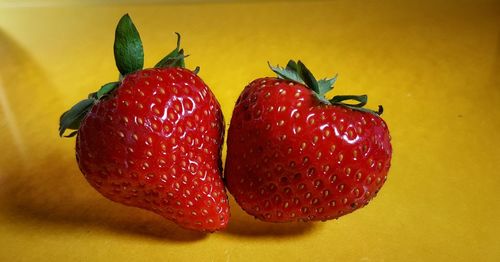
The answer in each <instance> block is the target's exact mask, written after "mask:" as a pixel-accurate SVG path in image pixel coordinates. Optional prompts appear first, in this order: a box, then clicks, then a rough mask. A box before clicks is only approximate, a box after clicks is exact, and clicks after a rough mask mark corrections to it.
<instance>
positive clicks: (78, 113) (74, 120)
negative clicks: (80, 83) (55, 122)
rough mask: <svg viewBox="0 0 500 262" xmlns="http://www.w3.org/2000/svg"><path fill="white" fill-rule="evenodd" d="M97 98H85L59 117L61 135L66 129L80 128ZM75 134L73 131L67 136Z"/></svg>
mask: <svg viewBox="0 0 500 262" xmlns="http://www.w3.org/2000/svg"><path fill="white" fill-rule="evenodd" d="M95 101H96V100H95V99H92V98H91V99H84V100H82V101H80V102H78V103H76V105H74V106H73V107H71V109H70V110H68V111H66V112H64V113H63V114H62V115H61V117H60V118H59V136H63V134H64V132H65V131H66V129H70V130H78V128H80V123H81V121H82V120H83V118H84V117H85V116H86V115H87V113H88V112H89V111H90V109H91V108H92V106H93V105H94V103H95ZM73 135H75V134H73V133H71V134H70V135H68V136H67V137H70V136H73Z"/></svg>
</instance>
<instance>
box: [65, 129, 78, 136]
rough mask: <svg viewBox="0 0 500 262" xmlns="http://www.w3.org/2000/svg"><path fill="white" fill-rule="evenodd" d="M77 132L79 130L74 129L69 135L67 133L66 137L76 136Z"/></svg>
mask: <svg viewBox="0 0 500 262" xmlns="http://www.w3.org/2000/svg"><path fill="white" fill-rule="evenodd" d="M76 134H78V130H77V131H73V132H71V133H69V135H65V136H64V137H74V136H76Z"/></svg>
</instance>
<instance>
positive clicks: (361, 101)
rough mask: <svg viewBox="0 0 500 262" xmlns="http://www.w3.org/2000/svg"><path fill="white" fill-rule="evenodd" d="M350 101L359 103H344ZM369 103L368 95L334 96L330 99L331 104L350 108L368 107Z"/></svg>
mask: <svg viewBox="0 0 500 262" xmlns="http://www.w3.org/2000/svg"><path fill="white" fill-rule="evenodd" d="M348 100H354V101H357V102H358V103H357V104H348V103H344V101H348ZM367 102H368V96H367V95H360V96H354V95H349V96H334V97H333V98H332V99H330V103H332V104H341V105H348V106H352V107H363V106H364V105H366V103H367Z"/></svg>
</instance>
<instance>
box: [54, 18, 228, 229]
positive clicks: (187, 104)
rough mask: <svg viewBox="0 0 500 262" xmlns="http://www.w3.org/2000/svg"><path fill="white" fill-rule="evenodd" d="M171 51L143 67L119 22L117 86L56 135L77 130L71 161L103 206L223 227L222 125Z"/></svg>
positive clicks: (193, 75) (125, 23)
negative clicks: (115, 205) (107, 203)
mask: <svg viewBox="0 0 500 262" xmlns="http://www.w3.org/2000/svg"><path fill="white" fill-rule="evenodd" d="M179 43H180V35H178V41H177V47H176V49H174V50H173V51H172V52H171V53H170V54H169V55H167V56H166V57H165V58H164V59H162V60H161V61H160V62H159V63H158V64H157V65H156V66H155V67H154V68H150V69H142V68H143V50H142V44H141V40H140V37H139V33H138V32H137V30H136V28H135V26H134V25H133V23H132V21H131V19H130V17H129V16H128V15H125V16H123V17H122V18H121V20H120V22H119V23H118V26H117V29H116V35H115V45H114V51H115V60H116V64H117V67H118V69H119V71H120V79H121V80H120V81H118V82H112V83H108V84H106V85H104V86H102V87H101V89H100V90H99V91H97V92H96V93H92V94H90V95H89V98H88V99H85V100H82V101H81V102H79V103H78V104H76V105H75V106H74V107H72V108H71V109H70V110H69V111H67V112H65V113H64V114H63V115H62V116H61V120H60V128H59V131H60V135H63V134H64V132H65V130H67V129H73V130H76V131H74V132H73V133H71V134H70V135H69V136H73V135H77V138H76V158H77V162H78V165H79V167H80V170H81V171H82V173H83V174H84V176H85V178H86V179H87V181H88V182H89V183H90V185H92V186H93V187H94V188H95V189H96V190H97V191H98V192H99V193H101V194H102V195H103V196H105V197H107V198H108V199H110V200H112V201H115V202H118V203H122V204H125V205H129V206H134V207H139V208H143V209H146V210H150V211H153V212H155V213H158V214H159V215H161V216H163V217H165V218H167V219H170V220H172V221H174V222H175V223H177V224H179V225H180V226H182V227H184V228H188V229H193V230H198V231H208V232H213V231H216V230H220V229H223V228H225V227H226V225H227V223H228V218H229V205H228V200H227V195H226V193H225V189H224V184H223V181H222V176H221V172H222V164H221V147H222V143H223V140H224V139H223V137H224V121H223V116H222V111H221V109H220V105H219V103H218V102H217V99H216V98H215V96H214V95H213V93H212V92H211V91H210V89H209V88H208V87H207V85H206V84H205V83H204V82H203V81H202V80H201V78H200V77H198V76H197V71H198V68H197V69H196V70H195V71H194V72H193V71H190V70H188V69H185V68H184V57H185V56H184V51H183V49H179Z"/></svg>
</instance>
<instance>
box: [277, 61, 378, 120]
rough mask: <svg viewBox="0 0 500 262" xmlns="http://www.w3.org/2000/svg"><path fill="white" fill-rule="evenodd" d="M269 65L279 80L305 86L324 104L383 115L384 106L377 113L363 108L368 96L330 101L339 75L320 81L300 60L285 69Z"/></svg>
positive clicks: (334, 98) (341, 97)
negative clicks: (328, 97)
mask: <svg viewBox="0 0 500 262" xmlns="http://www.w3.org/2000/svg"><path fill="white" fill-rule="evenodd" d="M267 64H268V65H269V67H270V68H271V70H272V71H273V72H275V73H276V74H277V75H278V78H281V79H286V80H289V81H293V82H297V83H300V84H303V85H305V86H306V87H308V88H309V89H311V90H312V91H314V92H313V94H314V95H315V96H316V98H318V100H319V101H321V103H323V104H330V105H341V106H344V107H348V108H351V109H354V110H359V111H363V112H368V113H371V114H376V115H380V114H382V112H383V110H384V109H383V107H382V106H379V107H378V110H377V111H374V110H370V109H366V108H363V106H365V105H366V103H367V102H368V97H367V96H366V95H360V96H354V95H347V96H335V97H333V98H332V99H330V100H328V99H327V98H326V97H325V94H326V93H327V92H328V91H330V90H332V89H333V86H334V84H335V82H336V80H337V76H338V75H335V76H334V77H332V78H324V79H320V80H319V81H318V80H316V78H315V77H314V75H313V74H312V73H311V71H309V69H308V68H307V67H306V66H305V65H304V63H302V61H300V60H298V62H295V61H294V60H290V61H288V63H287V65H286V67H285V68H282V67H280V66H271V64H270V63H269V62H267ZM348 100H354V101H357V102H358V103H357V104H351V103H346V102H345V101H348Z"/></svg>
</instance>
